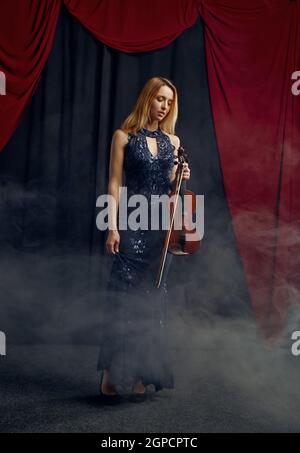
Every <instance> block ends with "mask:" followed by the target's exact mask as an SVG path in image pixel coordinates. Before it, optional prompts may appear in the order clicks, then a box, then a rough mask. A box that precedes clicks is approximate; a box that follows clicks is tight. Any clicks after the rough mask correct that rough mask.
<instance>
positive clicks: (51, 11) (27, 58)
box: [0, 0, 60, 150]
mask: <svg viewBox="0 0 300 453" xmlns="http://www.w3.org/2000/svg"><path fill="white" fill-rule="evenodd" d="M59 10H60V0H43V1H40V0H30V1H25V0H9V1H1V5H0V71H1V72H2V73H3V74H4V77H3V74H2V80H4V81H5V87H6V94H5V95H0V150H2V149H3V147H4V146H5V144H6V143H7V142H8V140H9V139H10V137H11V135H12V134H13V132H14V130H15V129H16V127H17V125H18V123H19V121H20V118H21V114H22V113H23V111H24V109H25V107H26V105H27V103H28V102H29V100H30V98H31V96H32V94H33V93H34V91H35V89H36V87H37V85H38V82H39V80H40V77H41V72H42V70H43V68H44V66H45V63H46V61H47V58H48V54H49V52H50V50H51V47H52V41H53V37H54V32H55V26H56V22H57V18H58V15H59Z"/></svg>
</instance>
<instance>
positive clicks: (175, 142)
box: [165, 132, 180, 149]
mask: <svg viewBox="0 0 300 453" xmlns="http://www.w3.org/2000/svg"><path fill="white" fill-rule="evenodd" d="M165 134H167V135H168V136H169V138H170V140H171V143H172V145H174V146H175V148H176V149H178V148H179V146H180V138H179V137H178V136H177V135H174V134H169V133H167V132H165Z"/></svg>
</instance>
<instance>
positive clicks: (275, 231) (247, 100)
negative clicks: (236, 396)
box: [0, 0, 300, 334]
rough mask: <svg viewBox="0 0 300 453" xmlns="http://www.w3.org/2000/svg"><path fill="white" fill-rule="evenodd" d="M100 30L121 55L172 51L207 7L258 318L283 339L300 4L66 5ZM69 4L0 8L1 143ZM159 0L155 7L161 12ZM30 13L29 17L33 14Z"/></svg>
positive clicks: (294, 271)
mask: <svg viewBox="0 0 300 453" xmlns="http://www.w3.org/2000/svg"><path fill="white" fill-rule="evenodd" d="M64 3H65V6H66V7H67V9H68V10H69V12H70V13H72V14H73V15H74V16H75V17H76V18H77V19H78V20H79V21H80V22H81V23H82V25H83V26H84V27H86V28H87V29H88V30H89V31H90V32H91V33H92V34H93V36H94V37H95V38H96V39H98V40H100V41H102V42H103V43H105V44H107V45H108V46H111V47H113V48H115V49H117V50H120V51H123V52H129V53H137V52H146V51H151V50H154V49H159V48H162V47H165V46H167V45H168V44H170V43H171V42H172V41H174V40H175V39H176V38H177V37H178V36H179V35H180V34H181V33H182V32H183V31H184V30H185V29H187V28H188V27H191V26H192V25H193V24H194V23H195V21H196V20H197V17H198V16H199V14H200V15H201V16H202V18H203V21H204V26H205V46H206V58H207V68H208V79H209V89H210V96H211V104H212V111H213V116H214V122H215V130H216V137H217V143H218V148H219V152H220V158H221V165H222V171H223V177H224V185H225V191H226V195H227V200H228V204H229V208H230V211H231V214H232V219H233V225H234V229H235V233H236V239H237V244H238V246H239V250H240V254H241V257H242V261H243V264H244V269H245V272H246V277H247V281H248V285H249V288H250V292H251V296H252V301H253V306H254V308H255V311H256V314H257V319H258V321H259V323H260V325H261V326H262V328H263V329H264V331H265V332H267V331H268V329H269V333H270V334H272V333H274V332H278V331H279V330H280V328H282V326H283V324H284V320H285V317H286V312H287V310H286V308H287V304H288V301H289V300H290V296H291V295H293V296H294V295H295V294H298V293H297V291H299V289H300V276H299V271H298V269H299V261H300V259H299V258H298V257H299V256H300V254H299V253H298V252H299V251H300V247H299V233H300V231H299V226H300V220H299V217H300V201H299V193H300V182H299V181H300V179H299V177H298V175H299V170H300V162H299V157H298V154H299V153H298V149H299V145H300V131H299V113H300V112H299V109H300V107H299V106H300V100H299V98H297V97H296V96H293V94H292V91H291V85H292V80H291V77H292V74H293V72H295V71H297V70H300V56H299V55H300V52H299V51H300V38H299V19H300V5H299V1H289V0H252V1H251V2H241V1H240V0H198V1H197V0H164V1H161V0H152V1H151V2H145V3H143V2H141V0H126V2H125V1H123V0H84V1H83V0H64ZM60 5H61V0H43V1H42V2H40V1H38V0H31V1H24V0H11V1H10V2H2V3H1V5H0V71H3V72H4V73H5V74H6V77H7V96H0V149H2V148H3V147H4V145H5V144H6V143H7V141H8V139H9V137H10V136H11V134H12V132H13V130H14V129H15V128H16V126H17V123H18V121H19V119H20V115H21V113H22V111H23V110H24V108H25V106H26V104H27V102H28V101H29V99H30V97H31V96H32V94H33V92H34V90H35V88H36V86H37V83H38V81H39V78H40V76H41V72H42V69H43V67H44V65H45V62H46V60H47V57H48V54H49V51H50V49H51V44H52V40H53V35H54V32H55V25H56V21H57V18H58V14H59V9H60ZM150 5H151V7H150ZM24 18H26V20H24Z"/></svg>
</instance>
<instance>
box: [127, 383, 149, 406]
mask: <svg viewBox="0 0 300 453" xmlns="http://www.w3.org/2000/svg"><path fill="white" fill-rule="evenodd" d="M143 385H144V384H143ZM134 387H135V385H134V386H133V387H132V394H131V395H130V401H132V402H134V403H141V402H143V401H145V400H146V399H147V390H146V386H145V385H144V387H145V391H144V392H143V393H138V392H135V391H134Z"/></svg>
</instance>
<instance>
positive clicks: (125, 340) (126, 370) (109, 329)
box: [97, 128, 174, 393]
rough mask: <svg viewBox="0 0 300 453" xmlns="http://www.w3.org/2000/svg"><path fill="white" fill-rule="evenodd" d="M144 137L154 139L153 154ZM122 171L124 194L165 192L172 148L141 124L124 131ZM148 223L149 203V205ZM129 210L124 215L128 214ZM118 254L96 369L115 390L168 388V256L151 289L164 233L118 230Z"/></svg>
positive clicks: (160, 135)
mask: <svg viewBox="0 0 300 453" xmlns="http://www.w3.org/2000/svg"><path fill="white" fill-rule="evenodd" d="M146 137H155V138H156V141H157V154H156V155H155V156H154V155H153V154H152V153H151V151H150V148H149V146H148V143H147V139H146ZM124 151H125V155H124V173H125V186H126V187H127V195H128V197H129V196H131V195H135V194H143V195H144V196H145V197H146V198H147V200H150V199H151V195H152V194H153V195H163V194H168V193H169V192H170V190H171V184H170V176H171V172H172V168H173V165H174V147H173V145H172V143H171V141H170V138H169V136H168V135H167V134H165V133H163V131H161V130H160V129H157V130H156V131H150V130H147V129H145V128H142V129H140V130H139V131H138V133H137V134H136V135H133V134H128V144H127V145H126V146H125V150H124ZM149 208H150V209H149V219H148V220H149V223H148V225H149V226H150V225H151V205H150V203H149ZM130 212H131V211H130V209H128V215H129V214H130ZM119 234H120V245H119V253H117V254H116V255H114V256H113V257H112V260H113V263H112V268H111V272H110V277H109V280H108V284H107V288H106V289H107V292H106V300H105V301H104V304H103V305H102V306H103V310H102V311H103V317H102V326H101V340H100V352H99V357H98V366H97V370H98V372H99V373H102V372H103V369H108V370H109V372H110V381H111V382H112V383H113V384H114V385H115V387H116V389H117V391H118V392H119V393H123V392H127V391H130V389H131V388H132V386H133V385H134V383H135V382H137V380H139V379H142V382H143V383H144V385H149V384H153V385H154V388H155V390H156V391H157V390H161V389H163V388H173V387H174V378H173V371H172V365H171V358H170V351H169V348H168V337H167V334H166V325H167V323H166V321H167V305H168V290H167V276H168V270H169V268H170V264H171V261H172V258H173V255H171V254H168V255H167V263H166V269H165V273H164V278H163V282H162V285H161V287H160V288H159V289H157V288H155V279H156V275H157V271H158V267H159V261H160V256H161V252H162V249H163V244H164V238H165V235H166V231H164V230H162V229H159V230H151V229H148V230H144V229H141V228H140V229H138V230H136V231H133V230H130V229H127V230H120V231H119Z"/></svg>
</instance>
